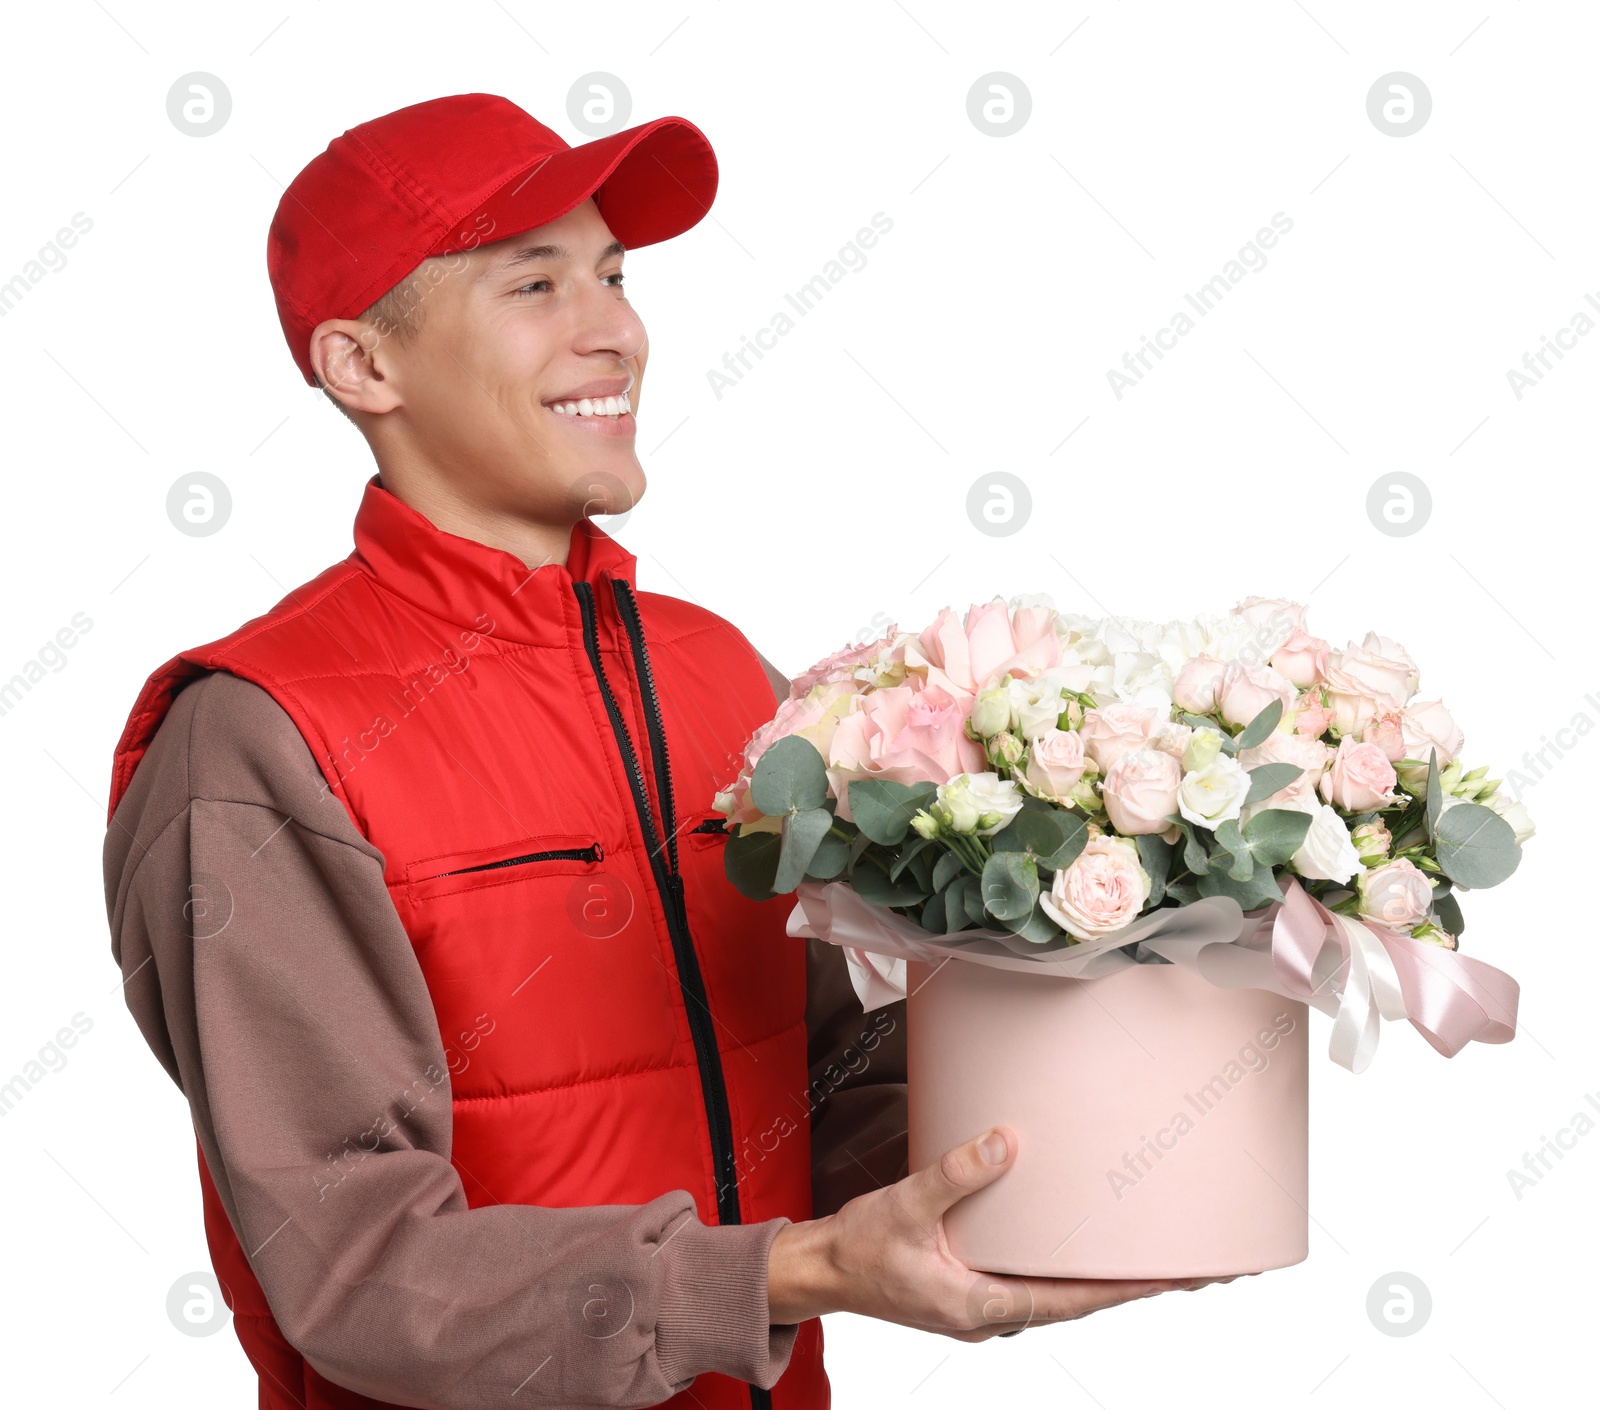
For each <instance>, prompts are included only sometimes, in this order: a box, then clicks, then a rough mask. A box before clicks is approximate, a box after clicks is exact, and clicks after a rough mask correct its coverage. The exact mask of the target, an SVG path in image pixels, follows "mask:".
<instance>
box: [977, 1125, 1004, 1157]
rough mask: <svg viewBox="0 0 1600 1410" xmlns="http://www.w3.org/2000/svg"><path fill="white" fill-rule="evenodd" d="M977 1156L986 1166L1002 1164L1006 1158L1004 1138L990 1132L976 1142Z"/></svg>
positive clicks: (995, 1132)
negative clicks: (980, 1157) (979, 1156)
mask: <svg viewBox="0 0 1600 1410" xmlns="http://www.w3.org/2000/svg"><path fill="white" fill-rule="evenodd" d="M978 1154H979V1155H981V1156H982V1157H983V1159H984V1162H985V1163H986V1164H988V1165H1000V1164H1003V1163H1004V1161H1005V1158H1006V1138H1005V1137H1004V1136H1002V1135H1001V1134H1000V1133H999V1132H998V1131H991V1132H989V1134H988V1135H987V1136H985V1137H984V1138H983V1139H982V1140H981V1141H979V1142H978Z"/></svg>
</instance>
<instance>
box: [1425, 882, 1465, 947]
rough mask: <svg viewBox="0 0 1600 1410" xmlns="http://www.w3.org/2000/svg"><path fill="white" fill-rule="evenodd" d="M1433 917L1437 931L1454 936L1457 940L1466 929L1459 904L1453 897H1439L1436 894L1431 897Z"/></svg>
mask: <svg viewBox="0 0 1600 1410" xmlns="http://www.w3.org/2000/svg"><path fill="white" fill-rule="evenodd" d="M1433 915H1434V920H1435V921H1436V922H1437V924H1438V926H1439V929H1440V930H1443V931H1444V932H1445V933H1446V934H1449V935H1454V936H1456V937H1457V938H1458V939H1459V938H1460V935H1461V932H1462V931H1463V930H1465V929H1466V928H1467V921H1466V917H1465V916H1463V915H1462V914H1461V902H1460V901H1458V900H1456V898H1455V897H1454V896H1453V895H1448V896H1441V895H1439V894H1438V893H1437V892H1435V893H1434V897H1433Z"/></svg>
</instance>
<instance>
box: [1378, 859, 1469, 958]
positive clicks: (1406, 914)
mask: <svg viewBox="0 0 1600 1410" xmlns="http://www.w3.org/2000/svg"><path fill="white" fill-rule="evenodd" d="M1356 891H1357V894H1358V895H1359V896H1360V898H1361V899H1360V901H1359V903H1358V906H1359V909H1360V912H1361V915H1362V917H1363V918H1364V919H1366V920H1370V921H1376V922H1377V924H1379V925H1383V926H1387V927H1388V928H1389V929H1391V930H1402V931H1405V932H1407V933H1408V934H1409V933H1410V930H1411V927H1412V926H1414V925H1420V924H1421V923H1422V922H1423V921H1425V920H1426V919H1427V918H1428V907H1429V906H1431V905H1432V904H1433V882H1432V881H1430V880H1429V879H1428V873H1427V872H1425V871H1423V870H1422V868H1421V867H1419V866H1417V864H1416V863H1415V862H1412V861H1410V860H1409V859H1407V858H1405V857H1399V858H1396V859H1395V860H1394V861H1392V862H1385V863H1384V864H1383V865H1382V866H1381V867H1373V868H1372V870H1370V871H1367V872H1363V873H1362V875H1361V878H1360V880H1358V881H1357V882H1356ZM1450 948H1452V949H1453V948H1454V946H1451V947H1450Z"/></svg>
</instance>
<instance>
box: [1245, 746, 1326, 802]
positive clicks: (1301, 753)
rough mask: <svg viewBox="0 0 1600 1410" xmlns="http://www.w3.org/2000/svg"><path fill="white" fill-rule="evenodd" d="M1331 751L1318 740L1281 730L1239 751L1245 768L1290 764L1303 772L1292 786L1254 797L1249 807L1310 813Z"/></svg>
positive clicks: (1288, 785) (1287, 785)
mask: <svg viewBox="0 0 1600 1410" xmlns="http://www.w3.org/2000/svg"><path fill="white" fill-rule="evenodd" d="M1332 752H1333V751H1332V750H1330V749H1329V748H1328V746H1327V745H1326V744H1324V743H1323V742H1322V741H1321V740H1320V739H1316V738H1313V737H1310V736H1307V735H1303V734H1299V733H1287V734H1286V733H1284V732H1283V731H1282V730H1273V731H1272V733H1271V734H1269V735H1268V736H1267V737H1266V738H1265V739H1264V740H1262V741H1261V743H1260V744H1258V745H1256V746H1255V748H1253V749H1241V750H1240V751H1239V762H1240V763H1241V764H1242V765H1243V766H1244V767H1245V768H1247V769H1258V768H1260V767H1261V766H1262V765H1263V764H1293V765H1294V766H1295V767H1296V768H1298V769H1300V770H1302V771H1303V772H1302V773H1301V775H1300V777H1299V778H1297V779H1296V780H1295V781H1294V782H1293V783H1290V784H1286V785H1285V786H1284V787H1283V788H1280V789H1279V790H1278V791H1277V792H1276V793H1272V794H1269V795H1268V796H1267V797H1265V798H1258V799H1257V800H1256V803H1254V804H1252V805H1251V806H1252V807H1257V805H1259V808H1297V809H1299V811H1301V812H1303V813H1304V812H1310V811H1311V810H1312V809H1313V808H1314V807H1315V806H1316V803H1317V800H1316V797H1315V793H1316V787H1317V784H1318V783H1319V782H1321V780H1322V772H1323V770H1324V769H1325V768H1327V766H1328V756H1329V755H1330V754H1331V753H1332ZM1258 810H1259V809H1258Z"/></svg>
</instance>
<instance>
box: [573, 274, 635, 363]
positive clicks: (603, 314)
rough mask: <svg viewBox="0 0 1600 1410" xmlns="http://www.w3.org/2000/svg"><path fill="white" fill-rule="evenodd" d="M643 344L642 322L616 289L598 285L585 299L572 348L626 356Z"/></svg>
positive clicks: (578, 350) (586, 351)
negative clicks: (574, 343)
mask: <svg viewBox="0 0 1600 1410" xmlns="http://www.w3.org/2000/svg"><path fill="white" fill-rule="evenodd" d="M643 346H644V324H643V323H642V322H641V321H640V318H639V315H638V314H637V313H635V312H634V311H633V309H632V308H630V307H629V306H628V304H627V303H625V302H623V301H622V300H621V299H619V298H617V295H616V291H615V290H614V289H610V288H607V287H605V286H604V285H601V286H600V287H599V288H598V289H596V290H595V291H594V292H592V293H591V294H590V296H589V298H588V300H587V301H586V305H585V307H584V310H583V313H582V316H581V319H580V323H579V330H578V337H577V342H576V347H575V349H574V350H575V351H577V352H579V353H612V354H615V355H616V356H617V357H618V358H629V357H632V356H633V355H634V354H635V353H637V352H638V351H639V349H640V348H642V347H643Z"/></svg>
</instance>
